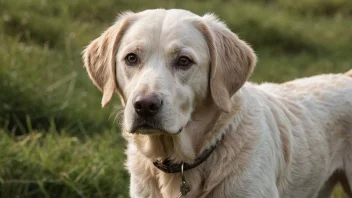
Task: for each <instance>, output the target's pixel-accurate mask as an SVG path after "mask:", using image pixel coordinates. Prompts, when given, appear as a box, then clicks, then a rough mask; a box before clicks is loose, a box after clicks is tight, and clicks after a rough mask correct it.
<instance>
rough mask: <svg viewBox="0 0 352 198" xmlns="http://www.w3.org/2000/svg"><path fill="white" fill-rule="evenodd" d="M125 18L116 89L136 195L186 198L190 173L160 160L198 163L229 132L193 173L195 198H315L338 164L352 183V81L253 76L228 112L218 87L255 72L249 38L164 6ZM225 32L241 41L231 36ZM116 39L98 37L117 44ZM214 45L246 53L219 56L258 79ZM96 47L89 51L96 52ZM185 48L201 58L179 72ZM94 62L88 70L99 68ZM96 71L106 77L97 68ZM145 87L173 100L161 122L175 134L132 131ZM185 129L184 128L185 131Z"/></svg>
mask: <svg viewBox="0 0 352 198" xmlns="http://www.w3.org/2000/svg"><path fill="white" fill-rule="evenodd" d="M123 20H125V21H128V22H129V23H128V25H126V27H125V28H126V29H125V30H124V31H123V36H122V37H121V40H119V41H116V42H118V43H119V46H118V52H117V55H116V79H117V87H115V88H116V89H118V90H119V93H120V96H121V98H122V100H125V101H124V102H126V103H125V109H124V122H123V131H124V135H125V137H126V139H127V141H128V148H127V151H126V154H127V162H126V167H127V169H128V171H129V173H130V174H131V185H130V195H131V197H133V198H142V197H143V198H146V197H149V198H159V197H164V198H168V197H171V198H172V197H177V196H178V195H179V185H180V179H181V175H180V174H168V173H164V172H161V171H160V170H159V169H157V168H155V167H154V166H153V164H152V162H153V160H156V159H165V158H170V159H171V160H172V161H173V162H174V163H179V162H182V161H184V162H188V163H192V162H193V160H194V159H195V158H196V157H197V156H198V155H199V154H200V153H201V152H202V151H203V150H204V149H206V148H208V147H210V146H211V145H212V144H214V142H215V141H216V140H218V139H219V138H220V137H221V135H222V134H225V136H224V137H225V138H224V139H223V140H222V141H221V143H220V144H219V146H218V147H217V148H216V150H215V151H214V152H213V153H212V154H211V155H210V156H209V158H208V159H207V160H206V161H205V162H204V163H202V164H201V165H199V166H198V167H196V168H194V169H191V170H189V171H186V173H185V177H186V180H187V181H188V182H189V183H190V184H191V186H192V190H191V192H190V193H189V194H188V195H187V196H186V197H213V198H219V197H245V198H255V197H268V198H276V197H281V198H285V197H287V198H297V197H299V198H312V197H316V196H318V193H319V191H320V190H321V189H323V187H324V183H325V182H326V181H327V180H328V179H329V177H330V176H331V175H332V174H333V173H334V172H335V171H336V170H343V171H345V173H346V176H347V178H348V180H349V182H350V184H352V78H351V77H349V76H347V75H345V74H326V75H318V76H314V77H310V78H304V79H297V80H294V81H290V82H287V83H283V84H272V83H268V84H261V85H257V84H254V83H250V82H246V83H245V84H244V85H243V86H242V87H241V88H240V89H238V90H237V91H236V93H235V94H233V95H231V98H229V99H226V98H225V102H226V100H229V105H230V110H229V112H228V113H226V112H224V111H222V110H224V107H226V106H221V104H219V102H218V101H220V100H221V101H222V100H223V98H222V97H224V96H214V95H213V96H212V95H211V93H215V91H218V90H214V89H218V88H219V89H222V88H224V87H221V86H223V85H224V86H225V85H226V83H221V82H220V83H219V82H218V81H219V80H224V81H225V82H226V81H229V80H232V78H235V79H244V81H245V80H246V79H247V78H248V76H249V75H250V73H251V71H252V70H253V67H254V64H255V55H254V54H253V52H252V50H251V49H250V48H249V46H248V45H247V44H245V43H244V42H243V41H241V40H239V39H238V37H237V36H235V35H234V34H233V33H229V32H228V29H227V28H226V26H225V25H224V24H223V23H222V22H220V21H218V20H217V19H216V17H215V16H213V15H205V16H204V17H199V16H196V15H194V14H192V13H190V12H188V11H184V10H163V9H157V10H147V11H144V12H140V13H129V14H126V15H124V16H123V17H121V18H120V19H119V20H118V21H117V23H121V21H123ZM196 23H198V24H202V26H200V27H203V29H199V27H197V25H196ZM214 32H217V33H214ZM218 33H224V34H223V35H224V38H225V37H228V38H231V39H232V40H231V39H230V40H231V42H229V43H226V42H227V41H222V40H221V39H222V37H219V35H218ZM116 34H117V33H116ZM109 35H111V34H109ZM106 36H107V35H102V37H100V38H98V40H99V39H106V40H108V41H109V39H110V38H106ZM209 37H212V38H211V39H210V38H209ZM213 37H214V38H213ZM209 42H214V46H215V50H217V52H219V51H220V50H221V49H220V48H218V47H217V45H218V44H221V43H219V42H224V43H225V44H226V45H228V46H230V47H237V48H238V49H236V50H237V51H236V52H238V54H232V56H231V54H230V55H227V56H228V57H221V56H222V55H221V54H217V55H218V56H219V57H218V59H217V60H219V59H220V60H219V61H220V62H221V61H224V62H226V61H227V59H231V58H235V59H236V58H238V59H240V58H242V60H238V61H237V59H236V61H237V62H236V64H235V65H233V63H231V62H230V63H228V64H227V63H226V64H227V65H230V66H231V65H232V66H233V67H241V68H237V69H240V70H241V69H243V68H244V67H248V68H244V69H243V70H246V71H244V73H246V75H247V74H248V76H246V77H244V76H240V75H241V74H240V73H231V71H230V70H226V69H224V68H222V67H221V65H220V66H219V65H218V66H216V67H215V66H213V64H214V63H212V62H211V61H213V60H212V56H211V54H212V53H214V52H212V47H210V45H209ZM95 47H97V46H95ZM91 48H93V46H91V47H88V48H87V50H86V52H85V53H86V54H85V57H88V58H89V57H90V56H92V55H90V53H93V54H94V52H92V51H91V50H89V49H91ZM176 48H179V49H181V52H180V53H183V54H185V55H189V56H191V57H192V59H193V60H194V61H195V63H196V64H195V65H193V66H192V67H191V68H190V69H188V70H177V69H175V68H173V66H172V64H170V62H172V60H173V59H174V58H175V57H177V53H179V52H178V51H177V52H176V51H175V49H176ZM224 49H228V48H226V47H224ZM131 51H133V52H136V53H137V54H138V55H139V57H140V58H141V64H140V65H138V67H129V66H126V65H125V63H124V57H125V56H126V54H128V53H130V52H131ZM224 56H225V55H224ZM236 56H243V57H236ZM98 58H99V57H98ZM213 58H214V57H213ZM246 58H247V59H248V61H247V60H246ZM85 62H86V66H87V67H88V69H89V67H94V66H91V65H89V63H88V61H85ZM100 62H101V61H100ZM221 63H222V62H221ZM241 64H249V65H241ZM113 66H114V67H115V65H113ZM99 67H100V66H99ZM101 67H104V65H102V66H101ZM106 67H107V66H106ZM242 67H243V68H242ZM214 68H216V71H215V72H214ZM240 70H237V71H240ZM89 72H90V71H89ZM210 72H213V73H212V74H214V76H215V75H216V72H220V73H218V74H222V75H223V77H222V78H221V76H220V78H213V77H214V76H209V74H210ZM221 72H223V73H221ZM90 75H91V78H92V79H93V81H95V82H96V81H97V80H96V79H95V78H96V77H95V75H94V73H93V74H91V73H90ZM98 77H99V76H98ZM98 77H97V78H98ZM213 81H214V82H213ZM97 82H105V80H101V79H100V81H97ZM209 82H211V85H212V87H210V85H209V84H210V83H209ZM101 86H103V85H101ZM211 89H213V90H211ZM224 89H229V88H228V87H227V88H224ZM103 92H105V90H103ZM141 93H157V94H158V95H160V96H161V97H162V98H163V101H164V104H163V108H162V110H161V113H160V114H161V115H162V116H161V117H160V123H162V125H163V128H164V129H165V131H166V133H159V132H158V131H149V132H145V131H144V132H143V133H144V134H139V135H138V134H129V132H130V129H131V126H132V124H133V122H134V121H135V120H134V116H135V112H134V109H133V105H132V101H133V99H134V98H135V97H136V96H137V95H138V94H141ZM229 93H230V92H229ZM104 94H105V93H104ZM179 128H183V130H182V132H181V133H179V134H177V135H175V134H176V133H177V130H178V129H179ZM350 187H351V186H350Z"/></svg>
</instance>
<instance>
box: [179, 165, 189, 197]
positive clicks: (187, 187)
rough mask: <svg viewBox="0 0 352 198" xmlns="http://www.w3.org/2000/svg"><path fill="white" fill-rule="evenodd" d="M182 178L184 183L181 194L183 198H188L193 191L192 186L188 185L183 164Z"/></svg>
mask: <svg viewBox="0 0 352 198" xmlns="http://www.w3.org/2000/svg"><path fill="white" fill-rule="evenodd" d="M181 176H182V181H181V185H180V192H181V196H186V195H187V194H188V193H189V192H190V191H191V186H190V185H189V184H188V183H187V181H186V179H185V176H184V174H183V163H182V165H181Z"/></svg>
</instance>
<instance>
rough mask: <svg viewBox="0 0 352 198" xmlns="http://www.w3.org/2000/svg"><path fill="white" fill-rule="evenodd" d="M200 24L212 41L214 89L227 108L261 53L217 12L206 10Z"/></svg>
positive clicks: (214, 95) (216, 99)
mask: <svg viewBox="0 0 352 198" xmlns="http://www.w3.org/2000/svg"><path fill="white" fill-rule="evenodd" d="M202 19H203V22H200V23H199V24H198V26H199V28H200V30H201V32H202V33H203V35H204V37H205V39H206V40H207V42H208V46H209V50H210V56H211V57H210V58H211V68H210V92H211V96H212V98H213V100H214V102H215V104H216V105H217V106H218V107H219V108H220V109H221V110H223V111H225V112H229V111H230V109H231V97H232V96H233V95H234V94H235V93H236V92H237V91H238V90H239V89H240V88H241V87H242V85H243V84H244V83H245V82H246V81H247V79H248V78H249V77H250V75H251V74H252V72H253V70H254V67H255V64H256V62H257V57H256V55H255V54H254V52H253V50H252V48H251V47H250V46H249V45H248V44H246V43H245V42H244V41H242V40H241V39H239V38H238V36H237V35H236V34H234V33H233V32H231V31H230V30H229V29H228V28H227V27H226V25H225V24H224V23H223V22H221V21H219V20H218V19H217V18H216V17H215V16H214V15H211V14H206V15H204V16H203V18H202Z"/></svg>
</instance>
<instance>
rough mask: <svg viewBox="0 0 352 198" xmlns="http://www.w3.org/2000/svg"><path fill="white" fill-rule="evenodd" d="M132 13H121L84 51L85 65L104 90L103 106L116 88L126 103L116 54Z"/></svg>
mask: <svg viewBox="0 0 352 198" xmlns="http://www.w3.org/2000/svg"><path fill="white" fill-rule="evenodd" d="M132 14H133V13H132V12H126V13H123V14H121V15H120V16H119V17H118V19H117V21H116V23H115V24H114V25H112V26H110V27H109V28H108V29H107V30H106V31H105V32H104V33H103V34H102V35H101V36H100V37H98V38H96V39H95V40H94V41H92V42H91V43H90V44H89V45H88V46H87V47H86V49H85V50H84V51H83V53H82V54H83V62H84V66H85V67H86V69H87V72H88V75H89V77H90V79H91V80H92V81H93V83H94V85H95V86H97V87H98V88H99V89H100V91H102V92H103V98H102V101H101V104H102V107H105V106H106V105H108V103H109V102H110V101H111V98H112V96H113V95H114V93H115V90H117V92H118V93H119V95H120V97H121V100H122V103H124V99H123V95H122V93H121V91H120V89H119V87H118V86H117V82H116V80H117V79H116V66H117V65H116V54H117V50H118V45H119V42H120V40H121V38H122V36H123V34H124V32H125V31H126V28H127V26H128V25H129V22H130V20H129V18H130V16H131V15H132Z"/></svg>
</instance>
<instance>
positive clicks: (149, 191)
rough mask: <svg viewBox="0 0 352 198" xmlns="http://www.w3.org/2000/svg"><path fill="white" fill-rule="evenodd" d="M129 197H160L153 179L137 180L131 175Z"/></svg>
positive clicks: (137, 178)
mask: <svg viewBox="0 0 352 198" xmlns="http://www.w3.org/2000/svg"><path fill="white" fill-rule="evenodd" d="M130 196H131V198H156V197H160V198H161V197H162V196H161V194H160V192H159V190H158V185H157V182H156V181H155V180H154V179H151V178H149V179H147V178H139V177H137V176H135V175H133V174H131V184H130Z"/></svg>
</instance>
